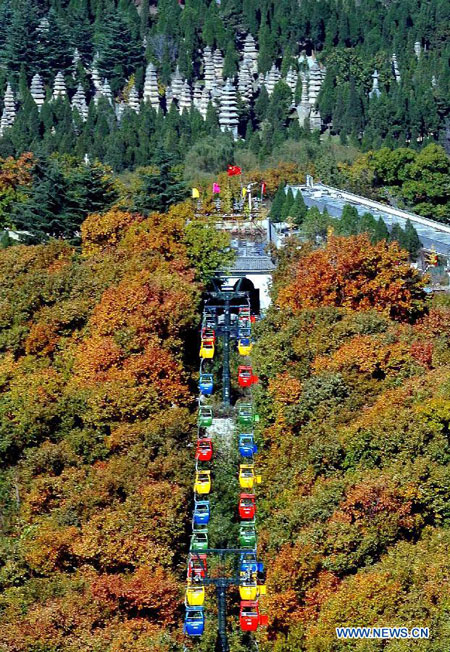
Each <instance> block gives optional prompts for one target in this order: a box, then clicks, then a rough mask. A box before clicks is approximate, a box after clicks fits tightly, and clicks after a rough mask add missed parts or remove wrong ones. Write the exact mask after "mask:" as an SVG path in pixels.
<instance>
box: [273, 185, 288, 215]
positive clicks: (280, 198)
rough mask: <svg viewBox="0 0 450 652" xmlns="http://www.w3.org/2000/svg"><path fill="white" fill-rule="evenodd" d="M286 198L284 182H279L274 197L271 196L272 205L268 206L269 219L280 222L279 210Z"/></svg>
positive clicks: (280, 210)
mask: <svg viewBox="0 0 450 652" xmlns="http://www.w3.org/2000/svg"><path fill="white" fill-rule="evenodd" d="M285 199H286V193H285V192H284V184H283V183H282V184H280V186H279V187H278V190H277V192H276V193H275V197H274V198H273V201H272V205H271V207H270V213H269V216H270V219H271V220H272V222H281V212H282V209H283V205H284V202H285Z"/></svg>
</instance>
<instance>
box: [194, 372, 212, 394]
mask: <svg viewBox="0 0 450 652" xmlns="http://www.w3.org/2000/svg"><path fill="white" fill-rule="evenodd" d="M198 386H199V389H200V391H201V393H202V394H204V395H205V396H210V395H211V394H212V393H213V389H214V382H213V375H212V374H200V381H199V383H198Z"/></svg>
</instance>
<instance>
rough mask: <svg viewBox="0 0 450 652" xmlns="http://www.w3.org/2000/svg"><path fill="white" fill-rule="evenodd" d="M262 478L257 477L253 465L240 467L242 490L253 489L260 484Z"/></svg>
mask: <svg viewBox="0 0 450 652" xmlns="http://www.w3.org/2000/svg"><path fill="white" fill-rule="evenodd" d="M260 482H261V476H260V475H255V467H254V465H253V464H240V466H239V485H240V486H241V487H242V489H253V487H254V485H255V484H260Z"/></svg>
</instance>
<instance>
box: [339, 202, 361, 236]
mask: <svg viewBox="0 0 450 652" xmlns="http://www.w3.org/2000/svg"><path fill="white" fill-rule="evenodd" d="M358 230H359V216H358V211H357V210H356V208H355V207H354V206H350V204H345V206H344V208H343V211H342V215H341V219H340V220H339V221H338V222H337V231H338V232H339V233H340V234H341V235H356V234H357V233H358Z"/></svg>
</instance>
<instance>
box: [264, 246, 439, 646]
mask: <svg viewBox="0 0 450 652" xmlns="http://www.w3.org/2000/svg"><path fill="white" fill-rule="evenodd" d="M423 283H424V281H423V280H421V279H420V277H419V276H418V275H417V273H416V272H415V271H413V270H412V269H411V268H410V266H409V265H408V263H407V259H406V253H404V252H402V251H400V250H399V249H398V247H397V245H396V244H387V243H385V242H379V243H377V244H375V245H371V244H370V242H369V241H368V239H367V237H366V236H364V235H362V236H353V237H349V238H342V237H333V236H331V237H330V238H329V240H328V243H327V245H326V247H324V248H321V249H311V247H310V245H308V244H305V245H302V246H301V247H299V246H298V243H296V242H295V241H294V242H292V243H291V246H289V247H288V248H287V249H286V250H285V251H283V253H282V255H281V257H280V262H279V266H278V269H277V271H276V273H275V276H274V287H273V299H274V304H273V306H272V307H271V308H270V310H269V312H268V315H267V317H266V319H264V320H263V321H262V322H261V324H260V325H259V327H258V328H259V340H258V342H257V344H256V346H255V352H254V359H255V362H256V364H257V370H258V374H259V377H260V386H259V406H260V407H259V411H260V414H261V415H262V430H261V435H262V437H263V440H264V459H265V469H264V477H265V482H264V484H263V485H262V487H263V489H262V490H263V492H264V496H265V500H264V503H263V509H262V510H261V512H260V522H261V528H260V543H262V546H263V549H264V554H263V556H264V561H265V564H266V565H267V569H268V587H269V598H268V601H269V613H270V616H271V621H270V627H269V641H270V642H267V643H266V645H265V647H264V649H265V650H274V651H275V650H276V652H299V651H301V650H304V651H305V652H318V651H319V650H320V651H321V652H325V651H330V652H336V651H338V650H347V649H349V644H348V643H346V642H344V641H341V642H339V641H338V640H337V638H336V634H335V627H338V626H343V625H348V626H385V625H386V626H389V625H391V626H393V625H399V624H402V625H404V626H409V627H412V626H415V625H419V626H428V627H430V630H431V639H430V641H421V642H420V650H432V651H433V652H438V650H439V651H440V650H442V649H443V647H445V646H446V644H447V645H448V642H449V638H448V628H447V610H448V601H449V597H450V596H449V593H448V579H449V568H448V552H449V545H450V536H449V534H448V525H449V516H450V515H449V511H448V504H449V497H450V496H449V486H450V485H449V466H448V463H449V454H450V450H449V414H450V413H449V407H450V403H449V400H448V391H449V383H450V355H449V338H450V305H449V302H448V300H447V298H443V299H439V298H436V299H435V300H434V301H433V302H432V303H431V304H429V303H428V302H427V301H426V299H425V295H424V293H423V291H422V288H423ZM417 645H418V644H417V643H416V642H414V643H412V642H408V641H403V642H399V641H397V642H394V641H392V642H386V641H384V642H380V641H378V642H377V641H371V642H367V641H366V642H359V643H356V642H353V643H352V644H351V646H352V649H355V650H367V651H369V650H370V651H371V652H372V651H375V650H382V649H383V650H384V649H388V650H402V651H403V650H412V649H419V648H417V647H414V646H417Z"/></svg>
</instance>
